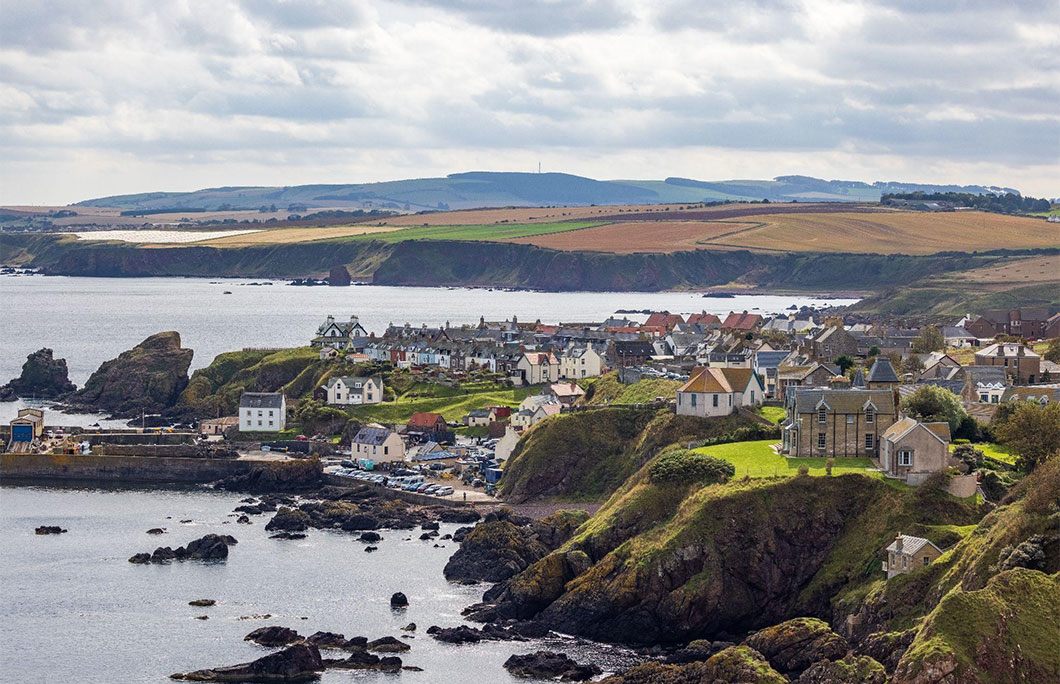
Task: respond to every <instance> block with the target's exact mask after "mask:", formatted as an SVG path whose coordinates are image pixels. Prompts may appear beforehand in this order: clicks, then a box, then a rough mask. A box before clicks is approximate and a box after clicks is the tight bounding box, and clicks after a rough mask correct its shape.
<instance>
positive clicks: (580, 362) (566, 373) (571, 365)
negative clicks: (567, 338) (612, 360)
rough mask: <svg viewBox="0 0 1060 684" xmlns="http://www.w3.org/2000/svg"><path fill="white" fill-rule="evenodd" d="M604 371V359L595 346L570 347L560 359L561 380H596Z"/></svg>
mask: <svg viewBox="0 0 1060 684" xmlns="http://www.w3.org/2000/svg"><path fill="white" fill-rule="evenodd" d="M603 371H604V357H603V356H601V355H600V353H599V352H597V351H596V349H594V348H593V345H591V344H589V345H586V346H584V347H569V348H567V349H566V350H565V351H564V352H563V354H562V355H560V357H559V379H561V380H572V379H576V378H595V377H597V376H598V375H600V374H601V373H603Z"/></svg>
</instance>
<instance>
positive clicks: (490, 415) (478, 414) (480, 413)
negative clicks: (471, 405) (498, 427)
mask: <svg viewBox="0 0 1060 684" xmlns="http://www.w3.org/2000/svg"><path fill="white" fill-rule="evenodd" d="M496 419H497V414H496V412H495V411H494V410H493V409H492V408H489V407H487V408H477V409H471V410H470V411H468V412H467V415H466V416H464V425H466V426H468V427H488V426H489V424H490V423H492V422H493V421H494V420H496Z"/></svg>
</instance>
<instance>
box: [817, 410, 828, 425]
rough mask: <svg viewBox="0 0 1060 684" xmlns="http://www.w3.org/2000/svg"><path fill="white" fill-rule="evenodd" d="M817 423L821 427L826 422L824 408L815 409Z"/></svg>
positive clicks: (826, 411) (826, 417)
mask: <svg viewBox="0 0 1060 684" xmlns="http://www.w3.org/2000/svg"><path fill="white" fill-rule="evenodd" d="M817 422H818V423H820V424H821V425H824V424H825V423H827V422H828V408H827V407H826V406H822V407H820V408H819V409H817Z"/></svg>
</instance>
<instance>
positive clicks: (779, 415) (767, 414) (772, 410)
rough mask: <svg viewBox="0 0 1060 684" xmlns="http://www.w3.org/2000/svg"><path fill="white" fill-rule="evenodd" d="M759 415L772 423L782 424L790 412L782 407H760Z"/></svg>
mask: <svg viewBox="0 0 1060 684" xmlns="http://www.w3.org/2000/svg"><path fill="white" fill-rule="evenodd" d="M758 413H759V415H761V416H762V417H763V418H765V419H766V420H768V421H769V422H770V423H775V424H778V425H779V424H780V423H782V422H783V421H784V419H785V418H787V416H788V412H787V411H785V410H784V407H782V406H760V407H758Z"/></svg>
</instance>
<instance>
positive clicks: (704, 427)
mask: <svg viewBox="0 0 1060 684" xmlns="http://www.w3.org/2000/svg"><path fill="white" fill-rule="evenodd" d="M748 424H749V421H747V420H746V419H744V418H740V417H737V416H733V417H729V418H710V419H704V418H692V417H689V416H676V415H674V414H673V413H672V412H671V411H669V410H666V409H662V410H660V409H651V408H643V409H600V410H594V411H585V412H582V413H570V414H563V415H559V416H554V417H552V418H549V419H548V420H546V421H544V422H542V423H540V424H539V425H537V426H535V427H534V428H533V429H531V430H530V431H529V432H528V433H527V434H526V435H525V436H524V437H523V439H522V440H521V441H520V442H519V445H518V446H517V447H516V449H515V452H514V453H513V454H512V457H511V458H510V459H509V460H508V463H507V465H506V467H505V471H504V479H503V480H501V494H502V496H504V498H505V499H507V500H509V501H513V502H525V501H530V500H541V499H546V500H558V501H580V502H587V501H600V500H603V499H605V498H607V497H608V496H609V495H610V494H611V492H613V491H614V490H615V489H617V488H618V487H619V486H620V485H621V484H622V483H623V482H624V481H625V480H626V479H627V478H628V477H629V476H631V475H632V474H633V473H635V472H636V471H637V469H638V468H640V467H641V466H642V465H643V464H644V463H645V462H646V461H647V460H648V459H650V458H652V457H653V456H654V455H655V454H656V453H657V452H658V451H659V450H660V449H662V448H664V447H666V446H669V445H671V444H675V443H682V442H688V441H693V440H701V439H708V438H713V437H720V436H721V435H725V434H728V433H731V432H732V431H733V430H735V429H737V428H739V427H743V426H746V425H748Z"/></svg>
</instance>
